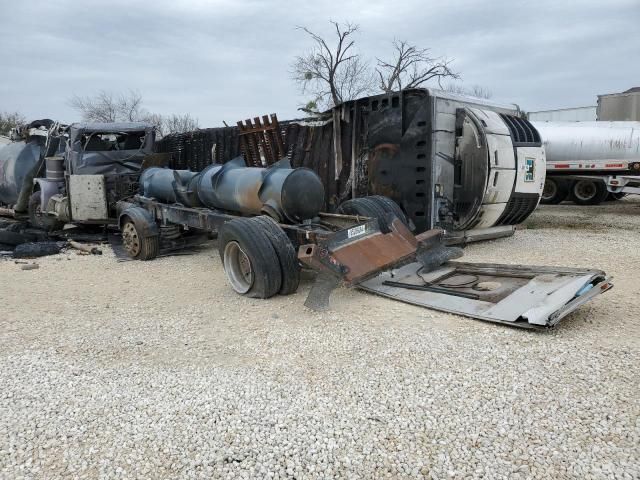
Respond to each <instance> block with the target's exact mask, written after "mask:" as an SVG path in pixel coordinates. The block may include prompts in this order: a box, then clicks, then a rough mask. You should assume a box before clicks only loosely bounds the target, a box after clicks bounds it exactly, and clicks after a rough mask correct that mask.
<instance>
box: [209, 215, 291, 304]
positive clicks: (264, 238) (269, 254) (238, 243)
mask: <svg viewBox="0 0 640 480" xmlns="http://www.w3.org/2000/svg"><path fill="white" fill-rule="evenodd" d="M218 250H219V252H220V259H221V260H222V264H223V266H224V271H225V273H226V275H227V279H228V280H229V283H230V284H231V287H232V288H233V289H234V290H235V291H236V292H237V293H239V294H241V295H246V296H248V297H252V298H269V297H272V296H274V295H276V294H277V293H279V294H281V295H289V294H292V293H294V292H295V291H296V290H297V289H298V285H299V284H300V265H299V263H298V256H297V253H296V250H295V248H294V247H293V244H292V243H291V241H290V240H289V237H287V234H286V233H285V232H284V231H283V230H282V229H281V228H280V227H279V226H278V224H277V223H276V222H275V221H274V220H273V219H272V218H271V217H267V216H259V217H252V218H235V219H233V220H231V221H229V222H227V223H225V224H224V225H222V227H220V231H219V232H218Z"/></svg>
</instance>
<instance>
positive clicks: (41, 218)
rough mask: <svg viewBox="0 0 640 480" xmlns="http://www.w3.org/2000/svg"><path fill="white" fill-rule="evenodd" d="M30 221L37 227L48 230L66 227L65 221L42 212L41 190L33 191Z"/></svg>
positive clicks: (29, 207)
mask: <svg viewBox="0 0 640 480" xmlns="http://www.w3.org/2000/svg"><path fill="white" fill-rule="evenodd" d="M28 210H29V223H31V225H32V226H33V227H35V228H40V229H42V230H45V231H47V232H51V231H54V230H60V229H61V228H62V227H64V222H61V221H60V220H58V219H57V218H56V217H54V216H51V215H47V214H46V213H43V212H42V209H41V208H40V192H33V193H32V194H31V196H30V197H29V206H28Z"/></svg>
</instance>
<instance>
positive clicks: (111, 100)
mask: <svg viewBox="0 0 640 480" xmlns="http://www.w3.org/2000/svg"><path fill="white" fill-rule="evenodd" d="M69 105H71V106H72V107H73V108H75V109H76V110H77V111H78V112H79V113H80V114H81V115H82V119H83V120H85V121H87V122H106V123H109V122H147V123H151V124H152V125H155V127H156V128H157V130H158V134H159V135H160V136H164V135H168V134H170V133H179V132H188V131H190V130H196V129H197V128H198V120H197V119H196V118H193V117H192V116H191V115H189V114H188V113H187V114H184V115H176V114H172V115H168V116H163V115H161V114H159V113H153V112H150V111H148V110H146V109H145V108H144V107H143V101H142V95H141V94H140V92H137V91H135V90H129V92H127V93H121V94H119V95H114V94H113V93H111V92H107V91H105V90H101V91H100V92H98V93H97V94H96V95H94V96H87V97H81V96H78V95H74V96H73V97H72V98H71V99H70V100H69Z"/></svg>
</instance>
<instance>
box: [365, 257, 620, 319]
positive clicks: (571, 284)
mask: <svg viewBox="0 0 640 480" xmlns="http://www.w3.org/2000/svg"><path fill="white" fill-rule="evenodd" d="M612 286H613V285H612V283H611V282H610V281H609V279H608V278H607V276H606V274H605V273H604V272H602V271H600V270H588V269H577V268H562V267H537V266H535V267H534V266H524V265H499V264H493V263H489V264H487V263H462V262H448V263H446V264H445V265H443V266H442V267H441V268H439V269H437V270H435V271H432V272H428V273H423V272H422V271H421V265H420V264H419V263H411V264H409V265H406V266H404V267H402V268H400V269H398V270H395V271H389V272H384V273H382V274H380V275H378V276H377V277H375V278H372V279H370V280H368V281H366V282H363V283H361V284H360V285H358V287H359V288H361V289H363V290H366V291H369V292H372V293H376V294H378V295H382V296H385V297H389V298H392V299H395V300H400V301H402V302H406V303H411V304H414V305H418V306H423V307H427V308H433V309H436V310H442V311H445V312H449V313H455V314H459V315H464V316H468V317H472V318H477V319H480V320H488V321H491V322H498V323H505V324H509V325H513V326H517V327H526V328H542V327H551V326H553V325H555V324H556V323H558V322H559V321H560V320H561V319H562V318H564V317H565V316H566V315H568V314H569V313H571V312H572V311H574V310H575V309H576V308H577V307H579V306H580V305H582V304H584V303H586V302H587V301H589V300H590V299H592V298H593V297H595V296H597V295H599V294H601V293H604V292H606V291H607V290H609V289H610V288H611V287H612Z"/></svg>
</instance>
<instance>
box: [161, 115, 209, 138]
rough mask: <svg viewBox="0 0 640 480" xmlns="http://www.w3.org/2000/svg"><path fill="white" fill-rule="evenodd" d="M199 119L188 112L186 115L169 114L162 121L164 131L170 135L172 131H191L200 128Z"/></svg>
mask: <svg viewBox="0 0 640 480" xmlns="http://www.w3.org/2000/svg"><path fill="white" fill-rule="evenodd" d="M199 126H200V125H199V124H198V119H196V118H193V117H192V116H191V115H189V114H188V113H185V114H184V115H176V114H175V113H174V114H172V115H168V116H166V117H164V119H163V122H162V133H163V134H164V135H168V134H170V133H183V132H191V131H192V130H197V129H198V128H199Z"/></svg>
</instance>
